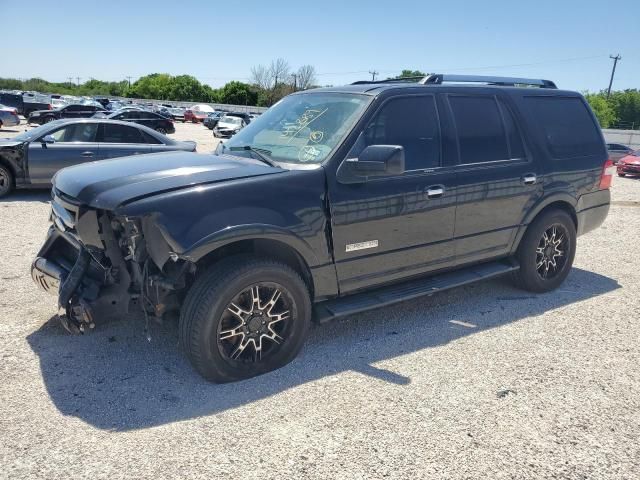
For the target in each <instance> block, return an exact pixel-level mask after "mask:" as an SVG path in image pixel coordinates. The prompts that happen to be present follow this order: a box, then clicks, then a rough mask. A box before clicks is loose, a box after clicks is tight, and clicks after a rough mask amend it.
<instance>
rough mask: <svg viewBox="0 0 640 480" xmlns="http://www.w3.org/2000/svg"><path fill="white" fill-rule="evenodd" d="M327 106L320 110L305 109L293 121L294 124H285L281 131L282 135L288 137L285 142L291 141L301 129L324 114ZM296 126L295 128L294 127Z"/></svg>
mask: <svg viewBox="0 0 640 480" xmlns="http://www.w3.org/2000/svg"><path fill="white" fill-rule="evenodd" d="M327 110H329V108H328V107H327V108H325V109H324V110H322V111H319V110H313V109H309V110H305V112H304V113H303V114H302V115H300V117H299V118H298V119H297V120H296V121H295V123H294V125H291V126H286V127H285V130H284V131H283V132H282V134H283V136H285V137H289V141H288V142H287V143H291V141H292V140H293V139H294V138H295V137H296V136H297V135H298V133H300V132H301V131H302V129H304V128H306V127H308V126H309V125H311V124H312V123H313V122H315V121H316V120H317V119H318V118H320V117H321V116H322V115H324V114H325V113H326V112H327ZM296 127H297V130H295V132H294V129H295V128H296Z"/></svg>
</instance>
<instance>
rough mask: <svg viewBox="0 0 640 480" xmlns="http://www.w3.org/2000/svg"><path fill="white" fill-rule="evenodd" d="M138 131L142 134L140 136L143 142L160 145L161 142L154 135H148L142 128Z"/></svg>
mask: <svg viewBox="0 0 640 480" xmlns="http://www.w3.org/2000/svg"><path fill="white" fill-rule="evenodd" d="M140 133H141V134H142V138H144V141H145V143H150V144H152V145H160V144H161V143H162V142H161V141H160V140H158V139H157V138H156V137H153V136H151V135H149V134H148V133H147V132H145V131H144V130H140Z"/></svg>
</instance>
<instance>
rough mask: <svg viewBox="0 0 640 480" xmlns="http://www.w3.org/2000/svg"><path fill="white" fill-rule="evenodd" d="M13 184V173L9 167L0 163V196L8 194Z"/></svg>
mask: <svg viewBox="0 0 640 480" xmlns="http://www.w3.org/2000/svg"><path fill="white" fill-rule="evenodd" d="M14 186H15V183H14V178H13V173H12V172H11V170H9V167H6V166H5V165H0V197H4V196H5V195H9V194H10V193H11V192H12V191H13V188H14Z"/></svg>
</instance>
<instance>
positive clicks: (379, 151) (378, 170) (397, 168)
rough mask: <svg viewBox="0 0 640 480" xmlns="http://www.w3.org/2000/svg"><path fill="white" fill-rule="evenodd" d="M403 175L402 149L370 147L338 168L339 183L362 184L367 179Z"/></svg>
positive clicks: (398, 146)
mask: <svg viewBox="0 0 640 480" xmlns="http://www.w3.org/2000/svg"><path fill="white" fill-rule="evenodd" d="M403 173H404V147H402V146H400V145H370V146H368V147H366V148H365V149H364V150H363V151H362V152H361V153H360V155H359V156H358V158H347V159H346V160H345V161H344V162H342V164H341V165H340V167H339V168H338V172H337V176H338V181H339V182H340V183H362V182H366V181H367V178H369V177H389V176H394V175H402V174H403Z"/></svg>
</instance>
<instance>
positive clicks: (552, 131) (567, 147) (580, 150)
mask: <svg viewBox="0 0 640 480" xmlns="http://www.w3.org/2000/svg"><path fill="white" fill-rule="evenodd" d="M526 103H527V106H528V107H529V108H530V109H531V112H532V113H533V115H534V117H535V119H536V123H537V124H538V125H540V128H541V129H542V131H543V133H544V135H545V138H546V141H547V144H548V146H549V150H550V151H551V154H552V155H553V156H554V157H555V158H571V157H583V156H587V155H598V154H600V153H602V139H601V136H600V132H599V131H598V127H597V126H596V124H595V122H594V121H593V118H592V117H591V115H590V113H589V111H588V110H587V107H586V105H585V104H584V103H583V101H582V99H580V98H577V97H526Z"/></svg>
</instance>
